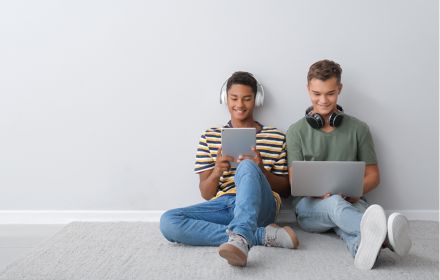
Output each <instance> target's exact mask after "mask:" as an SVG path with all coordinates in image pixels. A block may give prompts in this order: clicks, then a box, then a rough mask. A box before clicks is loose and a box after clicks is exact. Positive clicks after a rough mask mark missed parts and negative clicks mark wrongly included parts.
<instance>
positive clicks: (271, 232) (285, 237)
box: [264, 224, 299, 249]
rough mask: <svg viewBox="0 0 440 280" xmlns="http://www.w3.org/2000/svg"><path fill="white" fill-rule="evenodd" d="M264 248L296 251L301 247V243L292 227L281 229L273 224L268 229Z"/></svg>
mask: <svg viewBox="0 0 440 280" xmlns="http://www.w3.org/2000/svg"><path fill="white" fill-rule="evenodd" d="M264 246H268V247H280V248H288V249H296V248H298V246H299V241H298V238H297V236H296V233H295V231H294V230H293V229H292V228H291V227H289V226H285V227H279V226H278V225H276V224H271V225H268V226H267V227H266V235H265V236H264Z"/></svg>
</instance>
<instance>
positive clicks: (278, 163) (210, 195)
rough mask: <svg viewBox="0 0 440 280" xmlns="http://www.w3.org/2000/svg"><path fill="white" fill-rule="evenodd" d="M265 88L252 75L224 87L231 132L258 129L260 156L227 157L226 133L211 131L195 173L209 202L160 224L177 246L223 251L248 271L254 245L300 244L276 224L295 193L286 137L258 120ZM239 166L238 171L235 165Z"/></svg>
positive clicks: (176, 212) (167, 215)
mask: <svg viewBox="0 0 440 280" xmlns="http://www.w3.org/2000/svg"><path fill="white" fill-rule="evenodd" d="M263 94H264V92H263V88H262V86H261V84H259V83H258V82H257V80H256V79H255V78H254V77H253V75H252V74H250V73H247V72H235V73H234V74H233V75H232V76H231V77H230V78H229V79H228V80H227V82H226V83H225V85H223V87H222V90H221V96H220V99H221V103H226V104H227V106H228V110H229V113H230V116H231V119H230V121H229V122H228V123H227V124H226V125H225V126H224V127H225V128H242V127H254V128H256V131H257V134H256V147H254V148H253V151H254V154H255V155H242V156H240V157H239V158H238V159H234V158H232V157H231V156H228V155H225V154H223V153H222V149H221V127H218V128H210V129H207V130H206V131H205V132H204V133H203V134H202V136H201V137H200V142H199V145H198V148H197V153H196V162H195V168H194V171H195V173H197V174H199V178H200V183H199V189H200V193H201V196H202V197H203V198H204V199H205V200H207V201H206V202H203V203H200V204H197V205H193V206H189V207H185V208H179V209H173V210H169V211H167V212H165V213H164V214H163V215H162V217H161V220H160V230H161V232H162V234H163V236H164V237H165V238H166V239H168V240H169V241H171V242H179V243H184V244H189V245H202V246H220V247H219V254H220V256H221V257H223V258H225V259H226V260H227V261H228V263H229V264H231V265H234V266H245V265H246V263H247V256H248V251H249V249H250V248H251V247H252V246H254V245H264V246H272V247H282V248H290V249H294V248H297V247H298V244H299V242H298V239H297V237H296V234H295V232H294V231H293V229H292V228H290V227H288V226H286V227H278V226H277V225H275V224H272V223H274V221H275V217H276V215H277V213H278V211H279V208H280V204H281V199H280V195H283V196H287V195H288V194H289V192H290V185H289V181H288V171H287V161H286V160H287V158H286V157H287V156H286V143H285V135H284V134H283V133H282V132H281V131H279V130H277V129H275V128H272V127H266V126H264V125H262V124H260V123H259V122H257V121H255V120H254V117H253V111H254V107H255V106H256V105H262V103H263V97H264V95H263ZM233 161H235V162H237V163H238V166H237V168H235V167H232V166H231V164H230V163H231V162H233Z"/></svg>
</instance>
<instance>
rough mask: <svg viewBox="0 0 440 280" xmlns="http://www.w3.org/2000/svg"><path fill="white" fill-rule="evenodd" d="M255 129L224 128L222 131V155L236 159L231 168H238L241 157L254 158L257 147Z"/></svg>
mask: <svg viewBox="0 0 440 280" xmlns="http://www.w3.org/2000/svg"><path fill="white" fill-rule="evenodd" d="M256 133H257V131H256V129H255V128H223V129H222V155H225V156H230V157H232V158H233V159H234V161H231V166H232V167H236V166H237V160H238V159H239V157H240V155H242V156H248V157H254V156H255V152H254V151H253V147H255V145H256Z"/></svg>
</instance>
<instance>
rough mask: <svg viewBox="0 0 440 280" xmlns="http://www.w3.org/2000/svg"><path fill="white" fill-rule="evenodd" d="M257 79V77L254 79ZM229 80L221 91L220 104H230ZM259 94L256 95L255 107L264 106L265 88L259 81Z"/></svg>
mask: <svg viewBox="0 0 440 280" xmlns="http://www.w3.org/2000/svg"><path fill="white" fill-rule="evenodd" d="M254 78H255V77H254ZM228 80H229V79H228ZM228 80H226V81H225V82H224V83H223V85H222V88H221V89H220V104H228V92H227V89H226V88H227V84H228ZM255 80H256V81H257V92H256V94H255V106H257V107H259V106H263V103H264V88H263V86H262V85H261V84H260V83H259V82H258V80H257V79H255Z"/></svg>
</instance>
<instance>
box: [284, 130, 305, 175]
mask: <svg viewBox="0 0 440 280" xmlns="http://www.w3.org/2000/svg"><path fill="white" fill-rule="evenodd" d="M287 160H288V165H289V166H290V164H291V163H292V161H294V160H301V161H302V160H304V154H303V151H302V145H301V136H300V134H299V133H298V132H297V131H296V128H295V125H292V126H291V127H290V128H289V130H288V131H287Z"/></svg>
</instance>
